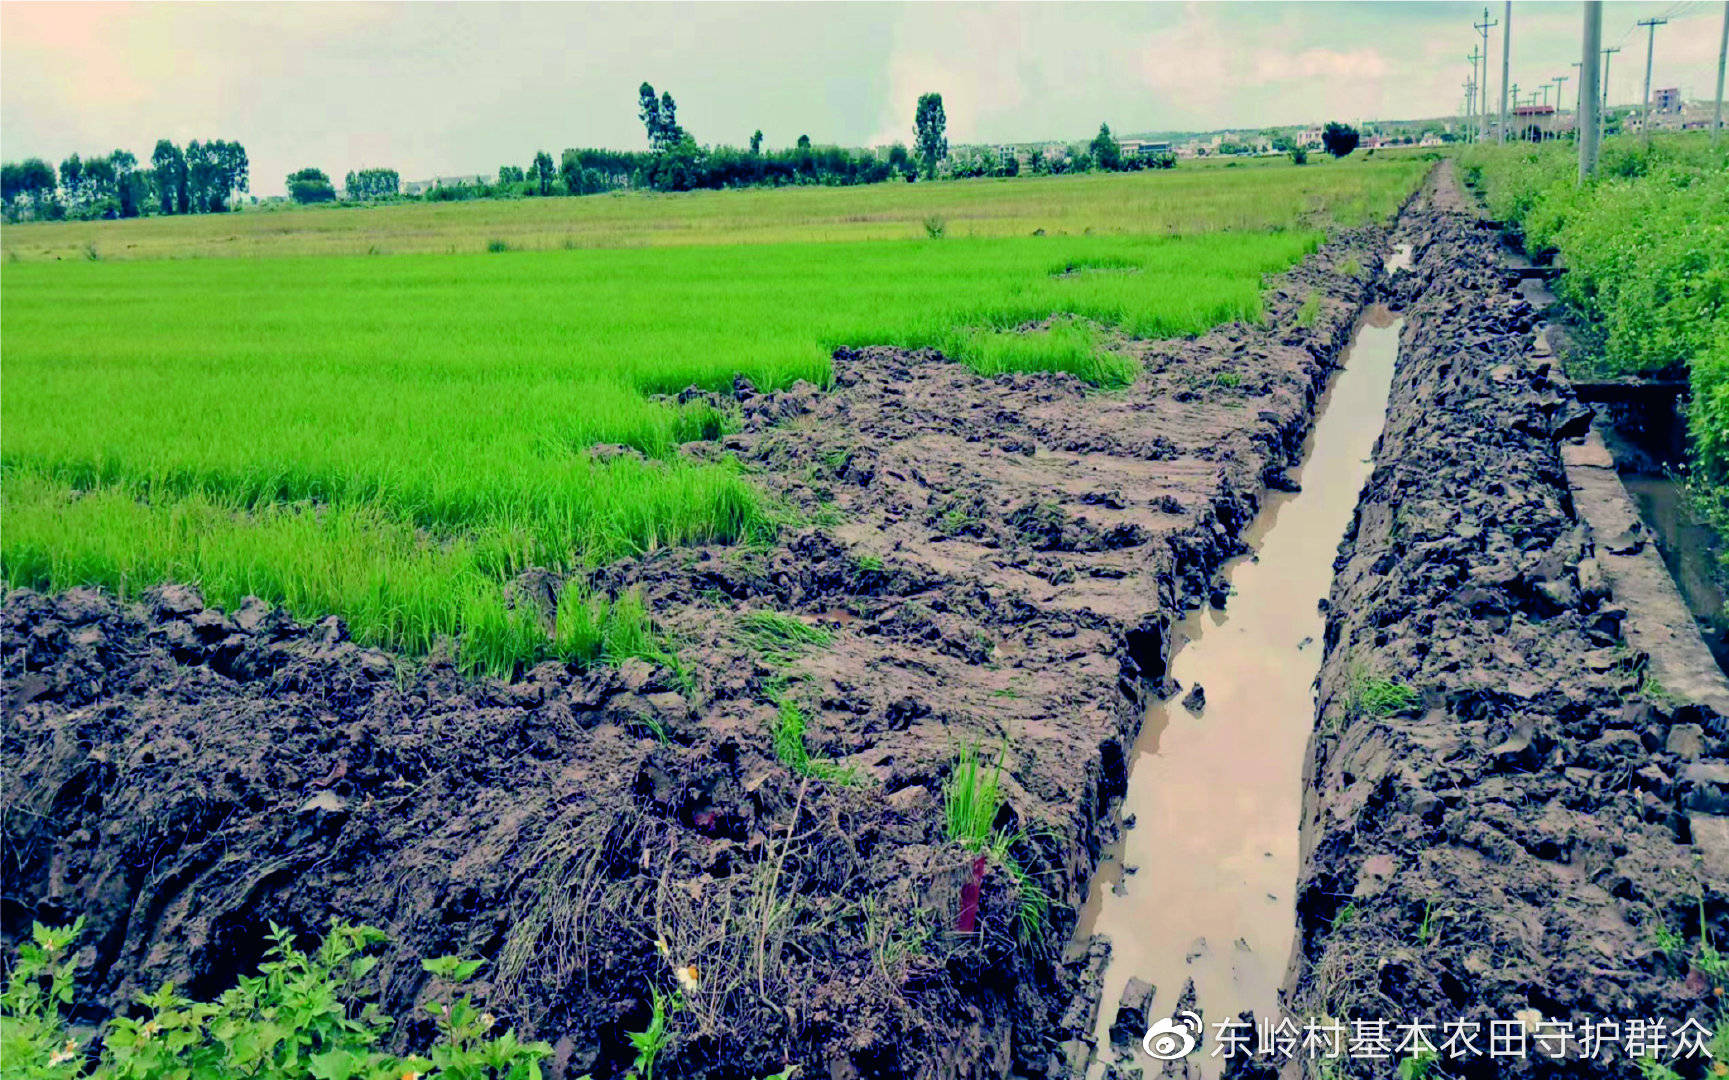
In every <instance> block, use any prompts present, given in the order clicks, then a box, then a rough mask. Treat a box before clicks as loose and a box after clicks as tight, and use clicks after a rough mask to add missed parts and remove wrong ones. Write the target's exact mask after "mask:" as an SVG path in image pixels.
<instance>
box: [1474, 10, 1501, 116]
mask: <svg viewBox="0 0 1729 1080" xmlns="http://www.w3.org/2000/svg"><path fill="white" fill-rule="evenodd" d="M1471 25H1473V26H1475V27H1476V28H1477V32H1478V33H1479V34H1482V35H1483V82H1482V85H1481V86H1479V87H1477V92H1478V93H1479V94H1481V95H1483V107H1482V109H1480V110H1478V112H1477V115H1478V116H1481V117H1482V118H1483V124H1484V126H1485V127H1487V126H1488V123H1489V31H1490V30H1492V29H1494V28H1495V27H1497V26H1500V25H1501V23H1500V21H1499V20H1496V21H1494V22H1491V21H1490V20H1489V6H1488V5H1487V4H1485V5H1483V21H1482V22H1480V23H1472V24H1471ZM1479 137H1480V136H1479Z"/></svg>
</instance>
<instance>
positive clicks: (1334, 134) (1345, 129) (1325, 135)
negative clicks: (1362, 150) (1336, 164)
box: [1321, 120, 1358, 158]
mask: <svg viewBox="0 0 1729 1080" xmlns="http://www.w3.org/2000/svg"><path fill="white" fill-rule="evenodd" d="M1357 138H1358V136H1357V129H1356V128H1354V127H1352V126H1351V125H1349V124H1341V123H1339V122H1338V121H1337V120H1329V121H1327V126H1326V127H1325V128H1322V129H1321V145H1322V146H1324V147H1326V148H1327V153H1329V154H1331V155H1333V156H1334V157H1336V158H1342V157H1344V156H1345V155H1346V154H1349V153H1350V152H1351V151H1353V150H1355V149H1356V148H1357Z"/></svg>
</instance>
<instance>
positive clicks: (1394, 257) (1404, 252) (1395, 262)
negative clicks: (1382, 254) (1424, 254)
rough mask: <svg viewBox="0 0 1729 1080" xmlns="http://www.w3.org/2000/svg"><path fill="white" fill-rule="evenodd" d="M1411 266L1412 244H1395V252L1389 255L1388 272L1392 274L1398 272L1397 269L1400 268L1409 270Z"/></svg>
mask: <svg viewBox="0 0 1729 1080" xmlns="http://www.w3.org/2000/svg"><path fill="white" fill-rule="evenodd" d="M1410 268H1411V245H1410V244H1395V245H1393V253H1392V254H1391V255H1389V256H1387V273H1389V274H1392V273H1396V272H1397V271H1400V270H1409V269H1410Z"/></svg>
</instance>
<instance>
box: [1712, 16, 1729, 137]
mask: <svg viewBox="0 0 1729 1080" xmlns="http://www.w3.org/2000/svg"><path fill="white" fill-rule="evenodd" d="M1725 60H1729V0H1723V36H1722V37H1721V38H1719V39H1718V40H1717V108H1716V111H1714V112H1713V113H1712V114H1711V145H1712V146H1716V145H1717V137H1718V136H1719V135H1720V134H1722V132H1723V64H1724V61H1725Z"/></svg>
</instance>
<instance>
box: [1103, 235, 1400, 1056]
mask: <svg viewBox="0 0 1729 1080" xmlns="http://www.w3.org/2000/svg"><path fill="white" fill-rule="evenodd" d="M1408 260H1409V248H1408V246H1405V247H1402V248H1401V249H1400V250H1399V251H1398V252H1396V253H1395V254H1394V255H1393V257H1392V258H1390V259H1389V260H1388V264H1387V265H1388V268H1389V270H1397V269H1399V268H1401V267H1402V266H1404V265H1408ZM1402 326H1403V320H1402V319H1400V318H1398V317H1397V316H1395V315H1394V314H1393V313H1392V312H1390V311H1389V310H1387V309H1386V308H1385V307H1383V306H1380V305H1375V306H1373V307H1370V308H1369V309H1368V310H1366V311H1365V312H1364V313H1363V315H1362V316H1361V318H1360V319H1359V321H1358V324H1357V327H1356V329H1355V331H1354V333H1353V334H1352V338H1351V342H1350V345H1349V346H1348V347H1347V349H1346V350H1345V352H1344V354H1343V356H1342V358H1341V368H1340V370H1339V372H1338V374H1336V375H1335V376H1334V378H1333V380H1332V382H1331V384H1330V385H1329V386H1328V388H1327V390H1326V392H1325V393H1324V395H1323V396H1322V398H1321V400H1320V404H1319V407H1318V410H1317V412H1318V419H1317V421H1316V424H1315V426H1314V429H1313V430H1312V432H1311V434H1310V436H1309V438H1308V439H1307V441H1306V442H1305V444H1304V447H1303V452H1302V456H1301V461H1302V462H1303V464H1302V465H1301V467H1300V468H1299V469H1296V470H1293V471H1292V473H1291V478H1292V479H1293V480H1294V481H1295V482H1296V483H1295V484H1294V485H1293V487H1294V488H1295V489H1296V490H1294V491H1292V492H1273V493H1270V494H1269V495H1268V497H1267V499H1266V501H1265V503H1264V504H1263V506H1262V509H1261V511H1260V514H1259V515H1258V517H1257V518H1256V520H1255V522H1254V523H1253V524H1252V525H1251V526H1250V527H1249V528H1248V529H1247V530H1246V531H1245V532H1244V534H1243V540H1244V542H1245V544H1246V545H1247V547H1248V549H1249V550H1250V551H1251V552H1253V554H1249V555H1244V556H1240V557H1238V558H1236V559H1233V560H1231V562H1230V563H1228V564H1227V565H1226V567H1225V568H1224V576H1225V579H1226V580H1227V581H1228V582H1229V598H1228V600H1227V601H1226V603H1225V604H1224V605H1223V606H1222V608H1221V607H1213V608H1211V609H1209V610H1200V611H1195V612H1192V613H1190V614H1189V615H1188V616H1187V617H1185V618H1184V619H1183V620H1182V621H1181V623H1179V625H1178V626H1177V628H1176V632H1175V637H1174V639H1173V640H1174V642H1175V653H1174V656H1173V659H1172V664H1171V676H1172V678H1173V679H1174V680H1175V682H1176V683H1177V684H1178V686H1177V688H1176V689H1177V691H1178V692H1177V694H1175V695H1173V696H1171V697H1169V698H1167V699H1164V700H1154V701H1152V702H1151V703H1150V704H1149V706H1148V708H1147V710H1146V717H1145V722H1144V725H1143V727H1142V729H1141V734H1140V736H1139V738H1138V740H1137V742H1136V744H1135V747H1134V751H1133V754H1132V756H1131V758H1130V761H1129V763H1128V768H1129V776H1128V787H1127V793H1126V795H1125V797H1124V799H1123V802H1122V806H1121V813H1122V816H1123V821H1124V824H1125V825H1129V824H1131V823H1132V828H1129V829H1126V830H1125V832H1124V834H1123V836H1122V838H1121V839H1120V840H1119V841H1118V842H1117V843H1115V844H1113V845H1111V846H1110V847H1109V848H1108V849H1107V850H1106V851H1105V853H1104V854H1103V856H1102V858H1101V861H1100V868H1099V871H1098V873H1097V874H1096V875H1095V877H1094V879H1093V883H1092V888H1091V890H1090V895H1089V900H1088V903H1087V906H1086V908H1085V909H1084V910H1083V911H1082V914H1081V919H1080V927H1079V935H1080V937H1081V938H1082V939H1083V940H1084V939H1088V938H1091V937H1092V936H1093V935H1095V934H1099V935H1103V936H1104V937H1105V938H1107V939H1108V940H1109V941H1110V942H1111V954H1110V962H1109V966H1108V968H1107V969H1106V972H1105V980H1104V984H1103V995H1102V997H1101V1000H1102V1001H1103V1002H1106V1003H1111V1002H1120V1003H1121V1004H1120V1005H1119V1007H1118V1008H1116V1009H1111V1008H1106V1009H1102V1010H1100V1013H1099V1017H1098V1023H1097V1030H1096V1031H1095V1033H1094V1035H1095V1038H1096V1039H1097V1046H1098V1047H1099V1049H1100V1052H1101V1056H1104V1055H1105V1053H1107V1052H1108V1053H1109V1054H1110V1056H1111V1057H1112V1058H1114V1059H1115V1060H1116V1061H1118V1062H1119V1063H1126V1062H1128V1061H1133V1062H1134V1063H1135V1064H1138V1065H1142V1066H1149V1065H1152V1064H1155V1063H1154V1061H1153V1060H1152V1059H1151V1058H1149V1057H1147V1055H1146V1054H1145V1052H1144V1050H1142V1048H1141V1037H1142V1035H1143V1033H1144V1024H1143V1023H1142V1022H1141V1020H1155V1019H1158V1018H1163V1017H1168V1016H1172V1015H1174V1014H1176V1013H1178V1012H1179V1011H1181V1010H1186V1009H1193V1010H1195V1011H1196V1012H1197V1013H1199V1014H1201V1015H1203V1016H1227V1015H1230V1016H1234V1015H1236V1014H1238V1013H1240V1012H1244V1011H1252V1012H1254V1013H1255V1014H1256V1015H1259V1016H1269V1015H1273V1014H1274V1013H1276V1011H1277V1009H1278V986H1279V984H1280V982H1281V981H1282V980H1283V978H1284V972H1285V965H1286V961H1287V958H1288V956H1289V953H1290V948H1291V940H1292V931H1293V928H1294V927H1295V925H1296V923H1295V910H1294V908H1293V904H1292V883H1293V882H1294V881H1295V880H1296V876H1297V858H1298V850H1297V826H1298V822H1299V820H1300V818H1301V812H1302V755H1303V746H1304V743H1305V741H1306V740H1307V739H1308V736H1309V730H1310V727H1311V725H1312V720H1313V716H1314V708H1315V702H1314V696H1313V687H1314V681H1315V675H1316V672H1317V670H1318V669H1319V666H1320V652H1321V649H1320V645H1319V642H1320V638H1321V634H1322V629H1323V625H1322V613H1321V605H1319V604H1317V600H1318V599H1319V598H1321V597H1323V596H1325V595H1326V593H1327V588H1328V585H1329V582H1330V581H1331V579H1332V564H1333V558H1334V556H1335V555H1336V554H1337V552H1338V548H1339V540H1340V538H1341V537H1343V535H1344V533H1345V528H1346V526H1347V525H1348V524H1349V523H1350V519H1351V514H1352V511H1353V510H1354V508H1355V506H1356V501H1357V492H1358V490H1359V489H1360V488H1361V487H1362V484H1363V481H1364V480H1366V479H1367V478H1368V475H1369V465H1368V462H1369V459H1370V455H1371V453H1372V451H1373V448H1374V443H1375V439H1376V436H1378V435H1379V434H1380V430H1381V418H1382V416H1383V414H1384V413H1385V411H1386V403H1387V393H1388V389H1389V387H1390V385H1391V382H1392V376H1393V365H1394V360H1395V358H1396V356H1397V354H1398V341H1399V331H1400V329H1401V328H1402ZM1179 697H1180V698H1181V700H1180V701H1179ZM1119 1016H1121V1020H1119ZM1137 1018H1139V1019H1137ZM1099 1064H1100V1067H1098V1068H1095V1070H1094V1072H1095V1074H1096V1073H1098V1072H1101V1071H1102V1066H1103V1062H1101V1063H1099ZM1219 1068H1220V1063H1219V1062H1217V1061H1216V1060H1213V1059H1206V1060H1205V1061H1204V1062H1202V1063H1201V1069H1202V1075H1207V1076H1216V1075H1218V1070H1219Z"/></svg>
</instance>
